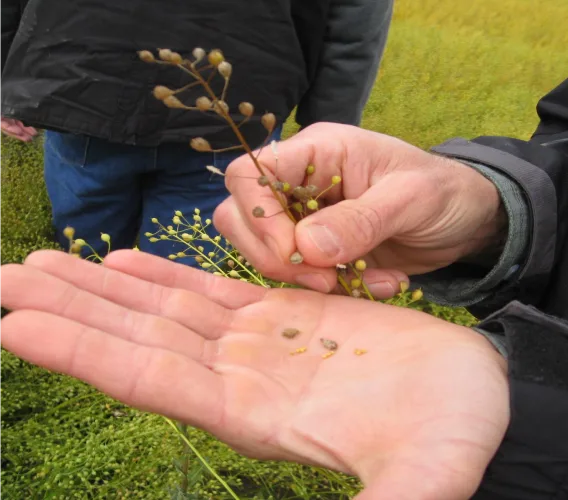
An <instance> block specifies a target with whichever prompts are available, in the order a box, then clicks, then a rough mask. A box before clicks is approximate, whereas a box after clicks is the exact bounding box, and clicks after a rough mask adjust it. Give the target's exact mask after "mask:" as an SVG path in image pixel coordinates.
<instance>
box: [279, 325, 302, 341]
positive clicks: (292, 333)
mask: <svg viewBox="0 0 568 500" xmlns="http://www.w3.org/2000/svg"><path fill="white" fill-rule="evenodd" d="M299 333H300V330H298V329H297V328H285V329H284V330H282V336H283V337H286V338H287V339H293V338H294V337H296V336H297V335H298V334H299Z"/></svg>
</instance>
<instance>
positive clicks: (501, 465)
mask: <svg viewBox="0 0 568 500" xmlns="http://www.w3.org/2000/svg"><path fill="white" fill-rule="evenodd" d="M480 326H481V327H482V328H483V329H484V330H486V331H489V332H492V333H494V334H498V335H504V336H505V343H506V347H507V351H508V353H509V378H510V406H511V422H510V425H509V428H508V430H507V434H506V436H505V439H504V441H503V443H502V444H501V446H500V448H499V450H498V451H497V454H496V455H495V457H494V458H493V460H492V462H491V463H490V464H489V467H488V469H487V471H486V473H485V477H484V479H483V481H482V483H481V486H480V487H479V490H478V491H477V493H476V494H475V495H474V497H473V498H474V499H475V500H552V499H554V500H561V499H562V500H566V499H568V322H565V321H564V320H561V319H559V318H556V317H554V316H548V315H545V314H543V313H542V312H541V311H538V310H537V309H535V308H533V307H530V306H525V305H522V304H520V303H519V302H512V303H511V304H509V305H508V306H506V307H505V308H504V309H502V310H501V311H498V312H497V313H495V314H493V315H491V316H490V317H488V318H487V319H486V320H485V321H484V322H482V323H481V325H480Z"/></svg>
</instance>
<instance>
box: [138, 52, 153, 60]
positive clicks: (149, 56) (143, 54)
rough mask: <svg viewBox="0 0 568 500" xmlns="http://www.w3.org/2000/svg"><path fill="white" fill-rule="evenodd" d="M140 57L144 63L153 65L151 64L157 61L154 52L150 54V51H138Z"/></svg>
mask: <svg viewBox="0 0 568 500" xmlns="http://www.w3.org/2000/svg"><path fill="white" fill-rule="evenodd" d="M138 57H139V58H140V60H141V61H144V62H147V63H151V62H155V61H156V58H155V57H154V54H152V52H150V51H149V50H140V51H138Z"/></svg>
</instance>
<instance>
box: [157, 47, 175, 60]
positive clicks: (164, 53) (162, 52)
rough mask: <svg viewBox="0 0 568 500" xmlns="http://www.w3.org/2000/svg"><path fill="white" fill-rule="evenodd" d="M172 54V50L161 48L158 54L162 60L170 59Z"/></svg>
mask: <svg viewBox="0 0 568 500" xmlns="http://www.w3.org/2000/svg"><path fill="white" fill-rule="evenodd" d="M171 55H172V51H171V50H170V49H160V50H158V56H159V57H160V59H161V60H162V61H169V60H170V57H171Z"/></svg>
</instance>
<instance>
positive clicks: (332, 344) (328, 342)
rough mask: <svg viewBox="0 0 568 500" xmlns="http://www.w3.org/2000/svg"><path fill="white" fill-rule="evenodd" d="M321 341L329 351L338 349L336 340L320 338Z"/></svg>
mask: <svg viewBox="0 0 568 500" xmlns="http://www.w3.org/2000/svg"><path fill="white" fill-rule="evenodd" d="M320 342H321V344H322V345H323V346H324V347H325V348H326V349H327V350H328V351H337V348H338V347H339V346H338V345H337V342H336V341H335V340H331V339H320Z"/></svg>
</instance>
